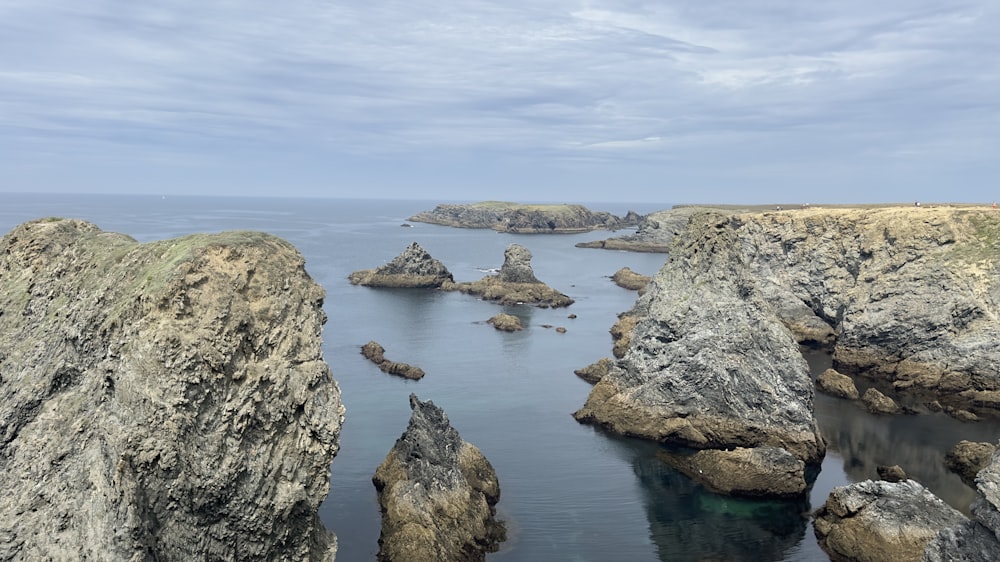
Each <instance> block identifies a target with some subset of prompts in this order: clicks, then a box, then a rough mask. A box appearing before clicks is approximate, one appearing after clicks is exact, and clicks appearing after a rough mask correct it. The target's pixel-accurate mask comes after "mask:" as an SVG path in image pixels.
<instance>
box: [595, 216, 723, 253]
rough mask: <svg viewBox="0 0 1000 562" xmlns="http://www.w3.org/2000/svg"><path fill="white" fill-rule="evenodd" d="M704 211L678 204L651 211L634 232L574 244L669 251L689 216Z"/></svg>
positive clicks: (605, 247)
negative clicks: (665, 208)
mask: <svg viewBox="0 0 1000 562" xmlns="http://www.w3.org/2000/svg"><path fill="white" fill-rule="evenodd" d="M705 210H706V208H705V207H680V206H678V207H674V208H672V209H669V210H666V211H657V212H655V213H650V214H649V215H646V216H645V217H643V218H642V220H641V221H639V227H638V229H636V231H635V234H626V235H624V236H614V237H611V238H608V239H607V240H595V241H592V242H580V243H578V244H577V245H576V247H577V248H599V249H605V250H627V251H630V252H653V253H666V252H669V251H670V244H671V243H672V242H673V240H674V237H675V236H677V235H678V234H679V233H680V232H682V231H683V230H684V229H685V228H687V224H688V221H689V220H690V219H691V216H692V215H694V214H696V213H700V212H704V211H705ZM717 211H719V212H731V211H720V210H717Z"/></svg>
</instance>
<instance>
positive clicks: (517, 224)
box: [409, 201, 640, 234]
mask: <svg viewBox="0 0 1000 562" xmlns="http://www.w3.org/2000/svg"><path fill="white" fill-rule="evenodd" d="M639 219H640V217H639V215H636V214H635V213H629V214H628V215H627V216H626V217H624V218H620V217H617V216H615V215H612V214H611V213H606V212H602V211H591V210H589V209H587V208H586V207H584V206H583V205H522V204H519V203H508V202H502V201H483V202H479V203H471V204H465V205H438V206H437V207H435V208H434V210H433V211H428V212H423V213H418V214H416V215H414V216H412V217H410V219H409V220H411V221H414V222H426V223H431V224H440V225H443V226H455V227H459V228H491V229H493V230H496V231H498V232H514V233H519V234H550V233H569V232H588V231H591V230H599V229H604V230H617V229H619V228H627V227H629V226H635V225H636V224H637V223H638V221H639Z"/></svg>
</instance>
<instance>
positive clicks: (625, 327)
mask: <svg viewBox="0 0 1000 562" xmlns="http://www.w3.org/2000/svg"><path fill="white" fill-rule="evenodd" d="M638 322H639V319H638V318H637V317H636V316H635V315H633V314H622V315H621V316H619V317H618V321H617V322H615V323H614V325H612V326H611V330H610V332H611V340H612V342H613V343H614V345H613V346H612V348H611V354H612V355H614V356H615V358H616V359H621V358H622V357H625V352H626V351H628V345H629V343H631V342H632V330H634V329H635V325H636V324H637V323H638Z"/></svg>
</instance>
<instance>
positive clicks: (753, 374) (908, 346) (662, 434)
mask: <svg viewBox="0 0 1000 562" xmlns="http://www.w3.org/2000/svg"><path fill="white" fill-rule="evenodd" d="M998 253H1000V214H998V213H995V212H990V210H988V209H981V210H980V209H968V208H953V207H934V208H931V207H923V208H906V207H888V208H878V209H846V208H840V209H819V208H804V209H796V210H794V211H781V212H778V211H774V212H750V213H732V212H722V213H717V212H712V211H702V212H698V213H695V214H693V215H691V218H690V220H689V222H688V225H687V226H686V227H685V228H684V229H682V230H681V231H679V233H678V235H677V236H676V238H675V239H674V240H673V242H672V243H671V246H670V257H669V259H668V261H667V263H666V264H665V265H664V267H663V268H662V269H661V270H660V272H659V273H658V274H657V275H656V276H655V277H654V278H653V280H652V281H651V282H650V284H649V286H648V287H647V292H646V294H645V295H644V296H642V297H640V298H639V299H638V301H637V302H636V306H635V307H634V309H633V310H632V311H630V312H629V313H628V314H627V315H624V316H623V319H624V318H629V319H632V320H630V321H631V322H634V327H632V328H631V329H629V330H628V332H629V333H628V335H627V337H623V338H622V339H624V340H625V341H627V342H628V343H627V347H626V348H625V350H624V351H622V352H621V357H620V359H618V361H616V362H615V363H614V364H613V365H612V367H611V369H610V370H609V372H608V373H607V374H606V375H605V376H603V377H602V378H601V380H600V382H598V383H597V384H596V385H595V387H594V388H593V390H592V391H591V394H590V397H589V398H588V400H587V402H586V404H585V405H584V407H583V408H581V409H580V410H579V411H578V412H577V413H576V414H575V415H576V417H577V419H578V420H580V421H582V422H586V423H594V424H598V425H600V426H603V427H606V428H608V429H610V430H612V431H615V432H618V433H623V434H626V435H634V436H639V437H645V438H649V439H654V440H657V441H661V442H664V443H670V444H674V445H676V446H683V447H687V448H691V449H692V450H693V451H694V452H693V453H685V454H693V455H697V454H699V453H698V451H704V450H712V449H716V450H727V451H733V450H735V448H757V447H774V448H778V449H784V450H785V451H787V452H789V453H791V454H792V455H793V456H794V457H795V458H797V459H799V460H801V461H803V462H805V463H807V464H809V463H815V462H818V460H819V459H820V458H822V455H823V451H824V443H823V440H822V438H821V437H820V436H819V433H818V431H817V429H816V423H815V418H814V414H813V407H812V399H813V381H812V380H811V377H810V375H809V372H808V369H807V367H806V364H805V362H804V360H803V358H802V356H801V354H800V353H799V350H798V348H799V345H800V344H807V345H822V346H827V347H828V348H829V349H831V350H832V353H833V357H834V367H835V368H836V370H837V371H838V372H840V373H845V374H848V375H852V376H860V377H867V378H869V379H871V380H872V381H874V382H876V383H878V384H879V385H880V388H882V390H883V394H886V395H892V397H893V398H894V399H896V400H899V401H900V402H901V403H902V404H904V405H905V406H906V408H907V409H908V411H920V410H921V409H923V411H929V410H940V409H942V408H943V409H944V410H945V411H947V412H949V413H952V414H953V415H955V416H956V417H960V418H961V419H975V417H977V416H986V415H996V414H997V413H998V408H1000V400H998V398H1000V392H998V391H1000V349H998V348H997V346H996V345H995V342H996V341H998V339H1000V320H998V317H1000V315H998V313H1000V310H998V304H1000V274H998V273H1000V259H998ZM616 356H618V353H616ZM711 454H713V455H714V454H717V453H711ZM769 456H770V457H773V455H769ZM758 457H764V455H758ZM744 458H747V459H750V458H753V456H752V455H748V454H747V455H744ZM689 464H690V462H689ZM698 466H700V465H698ZM748 470H751V469H750V468H748ZM762 477H763V473H762ZM706 480H707V477H706ZM761 481H764V480H763V479H762V480H761ZM763 492H764V491H751V492H750V493H751V494H758V493H763Z"/></svg>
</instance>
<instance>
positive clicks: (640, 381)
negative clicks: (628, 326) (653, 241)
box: [574, 215, 825, 485]
mask: <svg viewBox="0 0 1000 562" xmlns="http://www.w3.org/2000/svg"><path fill="white" fill-rule="evenodd" d="M697 216H702V217H705V220H709V221H711V222H712V224H718V225H719V226H720V227H719V228H716V227H715V226H711V228H695V229H694V230H693V231H692V229H691V228H690V227H689V229H688V230H687V231H686V232H687V233H692V232H694V233H700V234H699V238H698V240H693V239H688V240H687V245H680V246H678V245H677V244H675V248H676V249H677V251H676V252H675V253H672V254H671V256H670V258H669V260H668V261H667V263H666V264H665V265H664V267H663V269H661V271H660V272H659V273H658V274H657V276H656V277H655V278H654V279H653V281H652V282H651V284H650V289H649V290H648V291H647V293H646V294H645V295H644V296H643V297H641V298H640V299H639V301H638V303H637V305H636V311H635V312H636V313H635V317H636V318H637V324H636V325H635V327H634V328H633V329H632V330H631V336H630V343H629V345H628V349H627V351H626V352H625V354H624V356H623V357H622V358H621V359H620V360H619V361H618V362H617V363H616V364H615V365H614V366H613V367H612V369H611V370H610V372H609V373H608V374H607V375H606V376H605V377H603V378H602V379H601V381H600V382H598V383H597V384H596V385H595V386H594V388H593V390H592V391H591V393H590V396H589V397H588V399H587V402H586V404H585V405H584V406H583V408H581V409H580V410H579V411H577V412H576V413H575V414H574V415H575V417H576V418H577V419H578V420H579V421H581V422H585V423H593V424H597V425H600V426H603V427H606V428H608V429H610V430H612V431H614V432H617V433H621V434H625V435H631V436H637V437H644V438H648V439H653V440H656V441H660V442H664V443H672V444H677V445H683V446H687V447H692V448H696V449H733V448H735V447H742V448H746V449H753V448H757V447H774V448H780V449H784V450H785V451H787V452H788V453H791V454H792V455H793V456H794V457H795V458H797V459H798V460H801V461H803V462H804V463H806V464H816V463H818V462H819V461H820V460H821V459H822V457H823V455H824V453H825V443H824V442H823V439H822V438H821V437H820V435H819V430H818V427H817V424H816V419H815V417H814V415H813V381H812V378H811V376H810V374H809V368H808V365H807V364H806V362H805V360H804V359H803V357H802V354H801V353H800V352H799V348H798V344H797V342H796V340H795V338H794V337H793V335H792V334H791V333H790V331H789V330H788V329H787V328H786V327H785V325H784V324H782V323H781V322H780V321H779V320H778V319H777V318H776V317H775V316H774V314H773V313H771V307H770V306H769V305H768V303H767V302H766V301H765V300H764V299H763V297H762V294H761V291H760V290H759V289H758V288H757V280H756V279H755V278H754V277H753V276H752V275H750V274H749V272H748V271H747V269H746V266H745V262H744V260H743V259H741V257H740V251H739V247H740V239H739V236H738V234H737V232H736V231H734V230H726V229H725V228H722V226H723V225H724V224H725V221H726V219H725V217H723V216H721V215H717V216H705V215H697ZM697 216H696V217H697ZM682 239H684V237H683V236H682V237H681V238H678V240H682ZM803 485H804V482H803Z"/></svg>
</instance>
